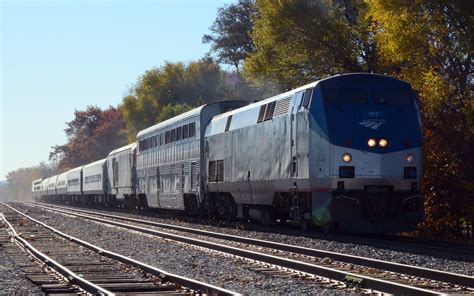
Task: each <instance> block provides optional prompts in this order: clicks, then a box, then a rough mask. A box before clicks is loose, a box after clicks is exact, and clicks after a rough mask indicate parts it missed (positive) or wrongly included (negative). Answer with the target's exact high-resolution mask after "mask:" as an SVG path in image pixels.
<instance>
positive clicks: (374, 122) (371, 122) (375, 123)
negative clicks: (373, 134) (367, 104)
mask: <svg viewBox="0 0 474 296" xmlns="http://www.w3.org/2000/svg"><path fill="white" fill-rule="evenodd" d="M384 123H385V120H384V119H365V120H362V121H361V122H359V124H360V125H362V126H365V127H368V128H371V129H374V130H376V129H378V128H379V126H381V125H382V124H384Z"/></svg>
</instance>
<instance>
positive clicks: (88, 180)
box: [82, 158, 108, 202]
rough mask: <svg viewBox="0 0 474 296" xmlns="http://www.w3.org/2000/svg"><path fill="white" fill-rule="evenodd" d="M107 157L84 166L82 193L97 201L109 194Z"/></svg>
mask: <svg viewBox="0 0 474 296" xmlns="http://www.w3.org/2000/svg"><path fill="white" fill-rule="evenodd" d="M107 181H108V180H107V172H106V159H105V158H104V159H101V160H98V161H95V162H93V163H90V164H87V165H85V166H84V167H83V168H82V183H83V184H82V193H83V194H84V196H89V198H92V199H94V200H96V201H97V202H102V201H103V198H104V196H105V195H106V194H107Z"/></svg>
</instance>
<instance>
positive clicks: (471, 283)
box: [35, 204, 474, 288]
mask: <svg viewBox="0 0 474 296" xmlns="http://www.w3.org/2000/svg"><path fill="white" fill-rule="evenodd" d="M35 205H37V204H35ZM38 206H40V207H45V206H43V205H38ZM54 207H57V208H62V209H67V210H72V211H77V212H81V213H86V214H94V215H100V216H102V217H107V218H113V219H120V220H122V221H128V222H135V223H140V224H145V225H150V226H156V227H161V228H167V229H172V230H177V231H183V232H188V233H193V234H198V235H204V236H209V237H213V238H218V239H224V240H229V241H234V242H240V243H245V244H251V245H255V246H259V247H265V248H271V249H275V250H280V251H285V252H292V253H296V254H300V255H307V256H314V257H320V258H331V259H333V260H337V261H341V262H345V263H351V264H356V265H361V266H365V267H371V268H376V269H382V270H385V271H390V272H396V273H402V274H405V275H411V276H416V277H421V278H427V279H431V280H436V281H441V282H447V283H452V284H456V285H460V286H465V287H470V288H474V277H472V276H468V275H462V274H456V273H452V272H446V271H442V270H436V269H429V268H424V267H418V266H412V265H408V264H402V263H394V262H389V261H383V260H378V259H372V258H367V257H360V256H355V255H348V254H342V253H337V252H331V251H325V250H319V249H313V248H307V247H301V246H295V245H288V244H282V243H277V242H271V241H266V240H261V239H254V238H248V237H242V236H237V235H231V234H224V233H218V232H212V231H207V230H200V229H194V228H189V227H184V226H178V225H172V224H165V223H159V222H153V221H147V220H142V219H135V218H129V217H123V216H117V215H111V214H105V213H97V212H92V211H86V210H80V209H71V208H69V207H61V206H56V205H55V206H54ZM45 208H48V207H45Z"/></svg>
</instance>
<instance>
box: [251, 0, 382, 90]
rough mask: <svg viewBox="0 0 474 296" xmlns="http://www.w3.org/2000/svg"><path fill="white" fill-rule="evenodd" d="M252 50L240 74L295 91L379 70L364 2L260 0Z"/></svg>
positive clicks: (255, 80) (349, 0)
mask: <svg viewBox="0 0 474 296" xmlns="http://www.w3.org/2000/svg"><path fill="white" fill-rule="evenodd" d="M256 7H257V9H258V14H257V15H258V17H256V18H255V26H254V29H253V31H252V33H251V37H252V40H253V42H254V44H255V52H254V53H251V54H250V56H249V57H248V58H247V59H246V60H245V64H244V74H245V76H246V78H248V79H249V80H251V81H253V82H256V83H259V84H265V83H269V82H271V83H276V84H277V85H280V87H281V89H287V88H293V87H296V86H300V85H302V84H304V83H307V82H310V81H314V80H316V79H317V78H320V77H324V76H328V75H332V74H337V73H343V72H357V71H374V70H377V57H376V46H375V45H376V43H375V40H374V31H373V30H372V27H371V20H370V19H365V18H364V17H363V16H364V12H365V10H366V9H367V7H366V4H365V2H364V1H362V0H345V1H344V0H332V1H330V0H328V1H319V0H310V1H306V0H281V1H270V0H258V1H257V2H256Z"/></svg>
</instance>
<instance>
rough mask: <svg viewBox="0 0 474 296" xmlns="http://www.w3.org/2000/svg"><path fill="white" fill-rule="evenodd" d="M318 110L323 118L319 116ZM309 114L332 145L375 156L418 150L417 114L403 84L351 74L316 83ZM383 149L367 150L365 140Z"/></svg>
mask: <svg viewBox="0 0 474 296" xmlns="http://www.w3.org/2000/svg"><path fill="white" fill-rule="evenodd" d="M321 109H323V110H324V116H321V113H320V111H321ZM311 110H312V111H311V112H312V114H313V116H314V118H315V120H316V122H317V123H318V124H319V125H320V126H321V127H324V128H322V130H323V132H325V133H326V136H328V137H329V139H330V141H331V143H332V144H334V145H337V146H343V147H352V148H355V149H359V150H364V151H370V152H375V153H388V152H393V151H399V150H403V149H407V148H411V147H419V146H421V126H420V121H419V110H418V106H417V105H416V103H415V99H414V93H413V91H412V88H411V86H410V84H408V83H407V82H404V81H401V80H398V79H395V78H392V77H387V76H383V75H375V74H365V73H354V74H347V75H338V76H334V77H331V78H328V79H325V80H322V81H320V83H319V84H318V90H317V91H316V92H315V93H314V94H313V103H312V106H311ZM370 138H373V139H376V140H378V139H382V138H383V139H386V140H388V142H389V145H388V146H387V147H384V148H382V147H379V146H376V147H369V146H368V144H367V141H368V139H370Z"/></svg>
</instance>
